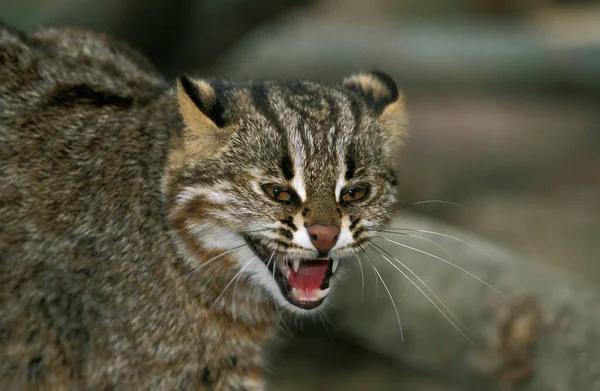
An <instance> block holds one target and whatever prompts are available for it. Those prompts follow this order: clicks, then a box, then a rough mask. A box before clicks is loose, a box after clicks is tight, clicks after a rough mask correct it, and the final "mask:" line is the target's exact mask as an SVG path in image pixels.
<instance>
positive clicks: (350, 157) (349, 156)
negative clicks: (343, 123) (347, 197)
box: [345, 144, 356, 180]
mask: <svg viewBox="0 0 600 391" xmlns="http://www.w3.org/2000/svg"><path fill="white" fill-rule="evenodd" d="M345 159H346V179H347V180H349V179H352V177H354V170H355V169H356V164H355V162H354V146H353V145H352V144H350V145H348V148H346V154H345Z"/></svg>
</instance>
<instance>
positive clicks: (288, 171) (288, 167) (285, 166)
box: [280, 150, 294, 181]
mask: <svg viewBox="0 0 600 391" xmlns="http://www.w3.org/2000/svg"><path fill="white" fill-rule="evenodd" d="M280 163H281V171H282V172H283V177H284V178H285V179H286V180H288V181H291V180H292V178H293V177H294V166H293V164H292V160H291V159H290V156H289V155H288V151H287V150H285V151H284V155H283V157H282V158H281V162H280Z"/></svg>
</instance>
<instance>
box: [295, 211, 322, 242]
mask: <svg viewBox="0 0 600 391" xmlns="http://www.w3.org/2000/svg"><path fill="white" fill-rule="evenodd" d="M294 225H295V226H296V227H298V229H297V230H296V232H294V237H293V238H292V243H294V244H295V245H296V246H300V247H303V248H305V249H307V250H315V251H316V248H315V246H313V244H312V242H311V240H310V235H309V234H308V231H307V230H306V228H305V227H304V217H302V215H301V214H300V213H298V214H297V215H296V216H294Z"/></svg>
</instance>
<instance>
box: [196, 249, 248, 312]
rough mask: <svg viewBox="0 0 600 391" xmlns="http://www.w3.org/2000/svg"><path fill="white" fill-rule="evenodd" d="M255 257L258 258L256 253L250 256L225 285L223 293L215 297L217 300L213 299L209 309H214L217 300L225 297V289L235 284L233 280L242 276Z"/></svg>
mask: <svg viewBox="0 0 600 391" xmlns="http://www.w3.org/2000/svg"><path fill="white" fill-rule="evenodd" d="M254 258H256V255H255V256H253V257H252V258H250V260H249V261H248V262H246V264H245V265H244V266H243V267H242V268H240V270H238V272H237V273H236V274H235V275H234V276H233V278H232V279H231V281H229V283H228V284H227V285H225V288H223V290H222V291H221V293H219V295H218V296H217V298H216V299H215V301H213V303H212V305H211V306H210V308H209V309H208V310H209V311H210V310H212V309H213V307H214V306H215V304H217V302H218V301H219V299H220V298H221V297H223V294H224V293H225V291H226V290H227V288H229V287H230V286H231V284H233V282H234V281H235V280H236V279H237V278H238V277H239V276H241V274H242V273H243V272H244V270H245V269H246V268H247V267H248V266H250V264H251V263H252V261H253V260H254Z"/></svg>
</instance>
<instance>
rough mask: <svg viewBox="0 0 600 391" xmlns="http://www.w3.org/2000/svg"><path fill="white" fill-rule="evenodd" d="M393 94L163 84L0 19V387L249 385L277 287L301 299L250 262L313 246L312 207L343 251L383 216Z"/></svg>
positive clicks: (79, 44) (361, 82)
mask: <svg viewBox="0 0 600 391" xmlns="http://www.w3.org/2000/svg"><path fill="white" fill-rule="evenodd" d="M369 86H371V87H369ZM385 88H388V89H389V91H387V92H388V93H385ZM394 90H395V86H393V85H392V84H390V83H389V80H387V79H386V78H385V77H384V76H382V75H380V74H372V75H362V76H361V77H360V78H359V79H358V81H357V79H352V78H350V79H349V80H347V82H346V83H345V84H344V85H342V86H333V87H327V86H324V85H321V84H316V83H309V82H296V83H289V84H279V83H274V82H260V83H259V82H244V83H236V82H231V81H218V80H204V81H192V80H189V79H182V81H180V83H179V86H178V87H176V86H170V85H169V84H168V83H167V82H166V81H165V80H163V78H162V77H161V76H160V75H158V74H157V73H156V71H155V70H154V69H153V68H152V66H151V65H150V64H148V62H147V61H146V60H145V59H144V58H143V57H142V56H140V55H139V54H138V53H136V52H135V51H133V50H131V49H129V48H127V47H126V46H125V45H123V44H121V43H118V42H115V41H113V40H111V39H110V38H108V37H106V36H103V35H97V34H94V33H90V32H86V31H81V30H72V29H41V30H39V31H37V32H34V33H32V34H30V35H26V34H22V33H19V32H17V31H15V30H13V29H10V28H8V27H5V26H1V25H0V346H1V348H0V368H2V369H1V370H0V390H82V389H85V390H150V389H151V390H217V391H220V390H238V391H242V390H263V389H264V379H263V376H262V373H261V371H262V367H263V355H262V352H263V349H264V346H265V345H266V343H267V341H268V340H269V339H270V338H271V337H272V336H273V335H274V330H275V325H276V322H277V312H276V307H275V305H274V303H276V305H279V306H282V307H283V308H288V309H290V310H294V311H304V310H299V309H298V308H296V307H293V306H291V305H290V304H289V303H288V302H287V301H286V300H284V299H283V297H282V293H281V291H280V290H278V289H277V287H276V286H275V284H274V282H273V278H272V276H271V274H270V273H269V271H268V270H269V269H268V268H267V265H266V263H268V262H269V261H271V262H277V263H278V264H281V263H283V262H285V261H286V260H290V259H293V258H298V257H301V258H310V257H314V256H315V253H316V250H315V248H314V247H313V246H312V243H311V239H310V237H309V236H308V234H307V230H306V228H305V224H310V223H321V224H339V225H340V226H341V227H342V232H341V233H340V235H339V240H338V243H337V245H336V247H335V248H334V249H333V250H332V254H333V255H332V257H336V259H342V260H343V262H351V260H350V259H346V258H347V256H348V255H349V254H351V253H352V252H353V251H356V249H357V246H358V245H359V244H360V243H361V242H362V241H364V240H366V238H368V237H369V235H371V233H372V230H373V229H375V228H377V227H379V226H381V224H383V223H384V222H385V221H386V219H387V218H388V217H389V211H390V208H391V207H392V205H393V204H394V202H395V200H396V198H395V194H394V187H395V175H394V171H393V160H394V146H393V145H394V140H396V139H398V135H399V133H403V130H402V129H403V128H402V126H403V122H404V116H403V110H402V106H401V98H400V96H399V94H397V93H396V94H394ZM396 92H397V91H396ZM394 96H395V97H396V98H397V99H395V100H394V99H393V97H394ZM355 182H360V183H368V184H369V185H370V190H369V194H368V197H367V198H366V200H365V201H364V202H360V203H357V204H355V205H344V204H343V203H342V202H341V197H342V193H343V191H344V189H345V188H347V186H348V184H351V183H355ZM267 183H277V184H286V185H289V186H291V187H293V188H294V190H295V192H296V193H297V195H298V202H295V203H292V204H289V205H288V204H282V203H280V202H276V201H274V200H273V199H271V198H269V197H268V196H267V194H266V193H265V191H264V187H263V185H264V184H267ZM340 267H342V266H340ZM333 282H334V283H335V281H333Z"/></svg>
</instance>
